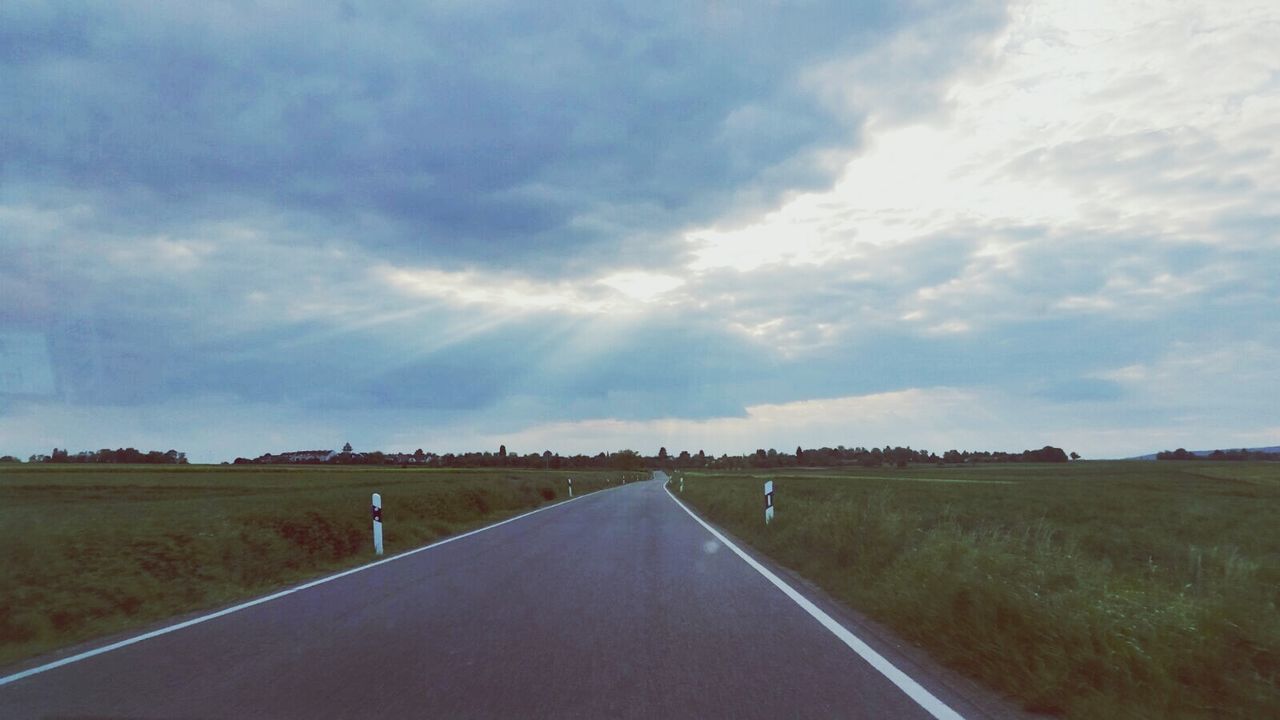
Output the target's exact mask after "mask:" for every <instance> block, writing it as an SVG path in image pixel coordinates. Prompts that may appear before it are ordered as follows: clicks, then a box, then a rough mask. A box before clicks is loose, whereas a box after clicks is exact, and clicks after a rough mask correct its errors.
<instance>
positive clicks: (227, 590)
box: [0, 465, 640, 666]
mask: <svg viewBox="0 0 1280 720" xmlns="http://www.w3.org/2000/svg"><path fill="white" fill-rule="evenodd" d="M624 476H626V477H628V478H632V479H634V478H638V477H640V475H638V474H635V473H632V474H629V475H628V474H625V473H619V472H612V473H603V472H584V471H572V472H568V471H555V472H536V471H517V470H513V471H502V470H485V471H470V470H419V469H395V468H360V467H350V466H347V467H323V466H306V467H282V466H250V467H240V466H234V467H219V466H191V467H174V466H118V465H44V466H27V465H18V466H11V467H5V468H3V469H0V547H3V552H2V553H0V666H3V665H6V664H9V663H12V662H15V661H17V660H20V659H23V658H26V657H30V656H32V655H36V654H39V653H43V652H47V651H50V650H53V649H56V648H60V647H63V646H66V645H68V644H72V643H76V642H78V641H82V640H86V639H90V638H95V637H99V636H103V635H109V634H112V633H118V632H121V631H124V630H128V629H131V628H136V627H140V626H145V625H147V624H150V623H155V622H157V621H160V620H163V619H166V618H169V617H172V616H174V615H175V614H179V613H185V612H190V611H194V610H199V609H203V608H210V607H216V606H219V605H225V604H228V603H231V602H233V601H236V600H240V599H245V598H248V597H252V596H255V595H259V594H262V593H264V592H266V591H269V590H271V589H274V588H278V587H281V586H284V585H287V584H291V583H296V582H299V581H302V580H305V579H307V578H311V577H315V576H318V575H322V574H325V573H328V572H332V571H334V570H338V569H341V568H345V567H352V566H355V565H359V564H361V563H364V562H367V561H370V560H373V559H374V556H373V547H372V533H371V527H370V524H371V520H370V515H369V498H370V494H371V493H373V492H379V493H381V494H382V498H383V520H384V532H385V550H386V554H387V555H393V554H395V553H398V552H402V551H405V550H409V549H412V548H414V547H418V546H421V545H424V544H427V543H429V542H431V541H433V540H436V539H438V538H441V537H444V536H446V535H452V534H456V533H458V532H461V531H464V530H467V529H470V528H473V527H476V526H479V525H484V524H487V523H491V522H495V521H497V520H500V519H502V518H504V517H509V516H513V515H516V514H519V513H521V512H525V511H527V510H530V509H532V508H535V507H537V506H539V505H543V504H546V503H550V502H554V501H558V500H563V499H565V497H566V496H567V489H566V482H565V481H566V478H568V477H572V478H573V480H574V492H575V494H583V493H586V492H591V491H593V490H599V489H602V488H607V487H609V486H610V485H613V484H618V483H619V482H621V481H622V479H623V477H624Z"/></svg>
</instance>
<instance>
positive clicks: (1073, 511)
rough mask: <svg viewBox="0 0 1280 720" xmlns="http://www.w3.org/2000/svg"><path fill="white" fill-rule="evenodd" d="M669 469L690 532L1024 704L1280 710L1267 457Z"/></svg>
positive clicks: (1199, 712) (1121, 710)
mask: <svg viewBox="0 0 1280 720" xmlns="http://www.w3.org/2000/svg"><path fill="white" fill-rule="evenodd" d="M684 476H685V483H684V492H683V494H682V495H681V498H682V499H683V500H685V501H686V502H688V503H690V504H691V505H692V506H693V507H695V508H696V509H698V510H699V511H700V512H701V513H702V514H703V515H704V516H706V517H707V518H708V519H710V520H711V521H713V522H715V523H717V524H719V525H720V526H721V527H724V528H726V529H727V530H729V531H730V532H732V533H734V534H735V535H737V536H738V537H740V538H742V539H744V540H745V541H747V542H749V543H750V544H751V545H753V546H754V547H756V548H757V549H759V550H760V551H762V552H764V553H765V554H767V555H769V556H771V557H773V558H775V559H776V560H778V561H779V562H781V563H782V564H783V565H786V566H788V567H790V568H792V569H794V570H795V571H797V572H799V573H800V574H801V575H804V576H805V577H807V578H810V579H811V580H813V581H814V582H817V583H818V584H819V585H821V586H823V587H824V588H825V589H826V590H827V591H828V592H830V593H832V594H833V595H835V596H836V597H839V598H841V599H843V600H845V601H846V602H848V603H849V604H850V605H851V606H853V607H856V608H858V609H860V610H863V611H865V612H867V613H868V614H869V615H871V616H873V617H875V618H877V619H879V620H881V621H884V622H886V623H887V624H888V625H890V626H891V627H893V628H894V629H895V630H896V631H897V632H898V633H899V634H901V635H902V636H904V637H905V638H907V639H909V640H911V641H913V642H916V643H918V644H920V645H922V646H924V647H926V648H928V649H929V650H930V652H931V653H932V654H933V655H934V656H935V657H936V658H938V659H939V660H941V661H942V662H944V663H946V664H948V665H950V666H951V667H954V668H956V669H958V670H960V671H962V672H964V673H967V674H969V675H971V676H973V677H976V678H979V679H981V680H982V681H984V682H985V683H987V684H988V685H990V686H992V687H995V688H997V689H999V690H1001V691H1003V692H1005V693H1008V694H1009V695H1012V696H1013V697H1015V698H1017V699H1018V700H1019V701H1020V702H1022V703H1023V704H1024V706H1025V707H1027V708H1028V709H1032V710H1036V711H1040V712H1046V713H1051V714H1057V715H1064V716H1066V717H1069V718H1241V719H1243V718H1249V719H1254V718H1263V717H1270V718H1275V717H1280V684H1278V683H1280V675H1278V673H1280V614H1277V604H1278V603H1280V464H1264V463H1250V464H1246V463H1212V462H1195V463H1179V464H1173V463H1155V462H1128V463H1125V462H1111V463H1104V462H1081V463H1072V464H1070V465H1004V466H979V467H967V468H946V469H943V468H933V467H928V468H925V467H920V468H910V469H906V470H898V471H894V470H885V469H879V470H875V471H859V470H850V471H848V472H842V471H832V470H830V469H824V470H821V471H813V472H805V471H803V470H800V471H797V470H785V471H781V472H779V473H777V474H765V473H761V472H757V473H755V474H751V475H749V474H745V473H736V474H729V473H726V474H711V473H708V474H695V473H692V472H690V473H684ZM765 479H773V480H774V481H775V506H776V513H777V515H776V519H775V520H774V522H773V523H772V525H770V526H768V527H765V526H764V523H763V496H762V487H761V486H762V482H763V480H765ZM678 487H679V481H678V480H676V481H674V482H673V483H672V488H673V491H674V489H675V488H678Z"/></svg>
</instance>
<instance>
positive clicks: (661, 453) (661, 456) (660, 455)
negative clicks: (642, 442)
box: [658, 447, 667, 463]
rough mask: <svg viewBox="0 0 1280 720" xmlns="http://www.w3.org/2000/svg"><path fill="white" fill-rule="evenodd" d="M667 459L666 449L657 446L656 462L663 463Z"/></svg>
mask: <svg viewBox="0 0 1280 720" xmlns="http://www.w3.org/2000/svg"><path fill="white" fill-rule="evenodd" d="M666 461H667V449H666V448H665V447H660V448H658V462H660V463H665V462H666Z"/></svg>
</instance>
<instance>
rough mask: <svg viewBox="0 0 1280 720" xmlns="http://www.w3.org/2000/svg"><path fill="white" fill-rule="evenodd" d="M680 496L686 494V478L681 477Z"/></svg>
mask: <svg viewBox="0 0 1280 720" xmlns="http://www.w3.org/2000/svg"><path fill="white" fill-rule="evenodd" d="M680 494H682V495H683V494H684V476H683V475H681V476H680Z"/></svg>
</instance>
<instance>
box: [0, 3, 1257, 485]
mask: <svg viewBox="0 0 1280 720" xmlns="http://www.w3.org/2000/svg"><path fill="white" fill-rule="evenodd" d="M264 8H265V9H264ZM1277 37H1280V6H1277V5H1276V4H1275V3H1274V2H1270V1H1268V0H1264V1H1261V2H1253V1H1252V0H1232V2H1212V3H1211V2H1177V1H1170V2H1156V1H1152V2H1110V1H1108V2H1101V1H1098V2H1094V1H1091V0H1063V1H1061V2H1060V1H1058V0H1050V1H1040V0H1031V1H1027V2H1024V1H1022V0H1014V1H1013V2H1010V3H1008V4H1002V3H998V2H983V1H979V2H953V1H951V0H946V1H942V0H938V1H936V2H934V1H931V0H920V1H919V2H902V1H900V0H854V1H850V0H836V1H833V2H824V1H823V0H813V1H810V2H804V1H797V2H727V1H720V0H707V1H705V2H685V1H680V2H671V3H664V2H651V3H636V2H597V3H570V2H566V3H509V2H502V1H501V0H498V1H495V2H474V1H471V0H468V1H466V2H454V1H453V0H447V1H445V2H436V3H429V4H427V3H415V2H382V3H361V2H354V1H352V2H338V3H328V2H311V1H310V0H307V1H303V0H298V1H297V2H291V1H289V0H280V1H278V2H271V3H265V4H264V3H258V2H247V1H246V2H217V3H206V2H198V3H197V2H192V3H162V4H158V3H152V2H146V1H139V2H128V1H124V0H112V1H110V2H100V3H97V2H89V3H81V2H68V3H60V2H24V1H23V0H17V1H16V2H15V1H14V0H7V1H6V2H4V3H2V4H0V98H3V101H2V102H0V454H5V453H10V454H15V455H20V456H23V457H25V456H26V455H29V454H31V453H36V452H48V451H49V449H50V448H52V447H54V446H57V447H69V448H70V449H71V450H72V451H73V452H74V451H76V450H81V449H97V448H101V447H119V446H134V447H138V448H142V449H160V450H165V449H169V448H176V449H179V450H184V451H186V452H187V453H188V454H189V455H190V456H191V457H192V458H193V459H194V460H198V461H221V460H227V459H231V458H234V457H235V456H237V455H248V456H252V455H256V454H259V453H262V452H267V451H280V450H288V449H311V448H332V447H336V446H338V445H341V444H342V443H343V442H346V441H350V442H351V443H352V444H353V445H355V446H356V447H357V449H362V448H370V449H372V448H380V449H385V450H410V451H411V450H414V449H416V448H419V447H421V448H424V449H426V450H429V451H437V452H444V451H462V450H472V449H480V450H483V449H495V448H496V447H497V446H498V444H499V443H505V444H506V445H507V447H508V448H509V449H511V450H513V451H518V452H533V451H537V452H540V451H542V450H544V449H551V450H553V451H559V452H562V453H573V452H579V451H587V452H595V451H598V450H610V449H619V448H635V449H637V450H641V451H643V452H646V453H653V452H656V451H657V448H658V446H659V445H664V446H666V447H668V448H669V449H671V450H673V451H675V450H678V449H689V450H691V451H696V450H698V449H704V450H705V451H707V452H709V453H716V454H719V453H722V452H728V453H741V452H750V451H753V450H754V449H756V448H758V447H766V448H767V447H777V448H781V449H787V448H794V447H795V446H796V445H799V444H803V445H804V446H806V447H813V446H820V445H831V446H835V445H846V446H857V445H864V446H871V445H877V446H883V445H885V444H894V445H899V444H901V445H911V446H912V447H918V448H919V447H923V448H927V449H931V450H934V451H936V452H942V451H944V450H947V449H950V448H953V447H954V448H960V449H965V448H969V449H1006V450H1021V449H1024V448H1030V447H1040V446H1042V445H1045V444H1054V445H1059V446H1062V447H1065V448H1067V449H1068V450H1076V451H1078V452H1080V453H1081V454H1083V455H1084V456H1086V457H1119V456H1127V455H1135V454H1140V453H1145V452H1149V451H1154V450H1159V449H1164V448H1174V447H1178V446H1185V447H1188V448H1214V447H1240V446H1257V445H1274V444H1277V443H1280V321H1278V319H1277V318H1280V280H1278V278H1280V155H1278V154H1277V152H1278V150H1280V43H1277V42H1276V38H1277Z"/></svg>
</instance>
